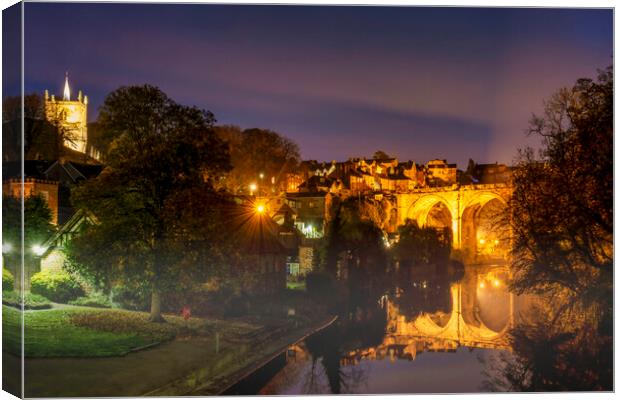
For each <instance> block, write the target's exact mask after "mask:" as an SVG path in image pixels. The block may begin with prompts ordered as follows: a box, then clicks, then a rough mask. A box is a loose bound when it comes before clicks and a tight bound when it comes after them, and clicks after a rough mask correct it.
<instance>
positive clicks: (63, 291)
mask: <svg viewBox="0 0 620 400" xmlns="http://www.w3.org/2000/svg"><path fill="white" fill-rule="evenodd" d="M30 291H31V292H32V293H34V294H40V295H41V296H44V297H47V298H48V299H50V300H51V301H55V302H57V303H66V302H68V301H70V300H75V299H76V298H78V297H79V296H83V295H84V290H82V287H81V286H80V284H79V283H78V282H76V281H75V280H74V279H73V278H72V277H71V275H69V274H68V273H66V272H52V271H41V272H37V273H36V274H34V275H33V276H32V279H31V280H30Z"/></svg>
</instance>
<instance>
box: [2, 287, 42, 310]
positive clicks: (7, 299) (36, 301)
mask: <svg viewBox="0 0 620 400" xmlns="http://www.w3.org/2000/svg"><path fill="white" fill-rule="evenodd" d="M2 304H4V305H6V306H10V307H15V308H21V298H20V296H19V293H17V292H12V291H3V292H2ZM45 308H52V304H51V303H50V301H49V300H48V299H46V298H45V297H43V296H40V295H38V294H33V293H25V294H24V309H26V310H42V309H45Z"/></svg>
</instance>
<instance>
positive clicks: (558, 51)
mask: <svg viewBox="0 0 620 400" xmlns="http://www.w3.org/2000/svg"><path fill="white" fill-rule="evenodd" d="M612 27H613V13H612V11H611V10H610V9H609V10H584V9H581V10H574V9H573V10H571V9H508V8H504V9H501V8H495V9H485V8H419V7H335V6H331V7H302V6H232V5H231V6H218V5H206V4H205V5H182V4H174V5H161V4H160V5H155V4H129V5H122V4H44V3H26V14H25V40H26V42H25V43H26V71H25V73H26V75H25V79H26V91H27V92H32V91H37V92H42V91H43V90H44V89H46V88H47V89H50V91H51V92H52V93H56V94H60V93H61V87H62V83H63V78H64V73H65V71H69V76H70V80H71V83H72V84H73V90H74V93H77V89H82V90H83V91H84V92H85V93H86V94H87V95H89V99H90V107H89V118H90V119H91V120H94V119H96V117H97V108H98V107H99V105H100V104H101V103H102V101H103V98H104V96H105V95H106V94H107V93H109V92H110V91H112V90H114V89H116V88H117V87H119V86H121V85H131V84H142V83H150V84H154V85H157V86H159V87H160V88H161V89H162V90H164V91H165V92H166V93H167V94H168V95H169V96H170V97H172V98H173V99H175V100H177V101H179V102H181V103H185V104H191V105H197V106H200V107H203V108H206V109H208V110H211V111H212V112H214V113H215V116H216V118H217V119H218V122H219V123H222V124H236V125H239V126H241V127H243V128H250V127H260V128H269V129H273V130H275V131H277V132H279V133H281V134H283V135H285V136H287V137H289V138H291V139H293V140H294V141H296V142H297V143H298V144H299V146H300V148H301V153H302V157H303V158H304V159H309V158H311V159H319V160H332V159H338V160H343V159H346V158H348V157H351V156H370V155H372V153H373V152H374V151H375V150H377V149H382V150H384V151H386V152H387V153H389V154H392V155H395V156H397V157H399V158H400V159H414V160H415V161H417V162H425V161H427V160H429V159H432V158H446V159H448V160H449V161H450V162H457V163H458V164H459V167H461V168H464V167H465V166H466V162H467V159H468V158H473V159H474V160H476V161H478V162H495V161H499V162H506V163H508V162H511V160H512V159H513V158H514V156H515V154H516V149H517V148H518V147H522V146H524V145H525V144H526V143H527V142H528V140H529V141H530V142H531V139H528V138H526V137H525V135H524V130H525V128H526V127H527V124H528V120H529V118H530V116H531V114H532V112H539V111H540V110H541V107H542V101H543V100H544V99H545V98H547V97H549V96H550V95H551V94H552V93H553V92H554V91H555V90H556V89H558V88H559V87H562V86H568V85H572V84H573V83H574V81H575V80H576V79H577V78H580V77H593V76H595V74H596V70H597V68H604V67H606V66H607V65H610V64H611V63H612V62H613V58H612V56H613V47H612V43H613V28H612Z"/></svg>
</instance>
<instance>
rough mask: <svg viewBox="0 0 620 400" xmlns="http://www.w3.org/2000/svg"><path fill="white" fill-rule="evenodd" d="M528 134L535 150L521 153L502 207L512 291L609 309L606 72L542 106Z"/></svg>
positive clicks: (609, 86)
mask: <svg viewBox="0 0 620 400" xmlns="http://www.w3.org/2000/svg"><path fill="white" fill-rule="evenodd" d="M530 134H532V135H536V136H539V137H541V138H542V149H541V150H540V152H539V153H538V157H536V156H535V152H534V151H533V150H532V149H526V150H524V151H521V152H520V161H519V163H518V165H517V167H516V168H515V170H514V193H513V195H512V197H511V199H510V202H509V207H508V210H509V212H510V223H511V227H512V230H513V235H514V237H513V257H512V258H513V260H514V263H513V267H514V271H515V272H516V275H515V279H514V284H513V287H514V289H516V290H517V291H519V292H523V291H531V290H534V291H536V290H538V291H547V290H568V293H569V296H570V297H571V300H569V302H572V301H573V300H586V301H593V300H596V301H599V300H602V301H603V302H604V303H606V304H609V306H611V293H612V292H611V290H612V279H611V277H612V269H613V146H612V144H613V75H612V70H611V68H608V69H607V70H606V71H603V72H601V73H600V75H599V78H598V81H596V82H595V81H593V80H590V79H580V80H578V81H577V83H576V85H575V86H574V87H572V88H568V89H562V90H560V91H558V92H557V93H556V94H555V95H553V97H552V98H551V99H550V100H549V101H548V102H547V103H546V104H545V111H544V115H543V116H535V117H534V118H533V119H532V121H531V127H530Z"/></svg>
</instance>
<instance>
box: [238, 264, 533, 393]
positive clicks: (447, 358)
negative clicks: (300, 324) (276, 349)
mask: <svg viewBox="0 0 620 400" xmlns="http://www.w3.org/2000/svg"><path fill="white" fill-rule="evenodd" d="M507 279H508V269H507V267H506V266H503V265H493V266H466V267H465V270H464V271H463V272H462V273H461V274H459V275H458V276H456V277H455V276H454V275H452V276H446V274H435V273H428V272H425V273H416V274H411V273H409V274H408V275H407V276H406V278H403V279H401V284H400V285H399V286H397V287H393V288H392V289H391V290H389V291H388V292H386V293H385V294H383V295H382V296H380V297H379V298H378V299H376V302H372V304H371V305H370V306H369V305H365V306H364V307H357V308H355V309H354V310H352V311H351V312H350V313H349V314H348V315H344V316H341V317H340V319H339V320H338V321H337V322H336V323H334V324H332V325H331V326H329V327H328V328H326V329H324V330H323V331H321V332H318V333H316V334H315V335H313V336H311V337H309V338H307V339H306V340H304V341H303V342H300V343H297V344H295V345H293V346H290V347H289V349H288V350H287V351H286V352H285V353H284V354H281V355H280V356H279V357H277V358H276V359H274V360H273V361H272V362H271V363H270V364H269V365H268V366H266V367H265V368H263V370H261V371H259V372H258V373H257V374H256V375H255V376H253V377H251V378H250V379H247V380H246V381H243V382H239V383H238V384H237V385H236V387H234V388H232V390H231V391H230V392H229V393H231V394H233V393H236V394H253V393H256V394H262V395H277V394H281V395H298V394H330V393H335V394H337V393H368V394H380V393H463V392H481V391H486V389H485V382H486V380H487V375H488V371H492V370H493V364H494V363H496V362H498V361H497V360H499V359H501V358H502V357H506V356H508V357H509V356H510V347H509V342H508V339H507V335H506V332H507V330H508V329H509V328H510V327H511V326H513V325H514V324H516V323H517V324H518V323H519V321H520V320H521V319H522V318H523V315H525V313H524V311H526V310H527V308H528V304H529V301H528V299H527V298H524V297H517V296H515V295H513V294H511V293H510V292H509V291H508V289H507V285H506V282H507ZM403 281H404V282H406V283H405V284H402V282H403Z"/></svg>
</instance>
